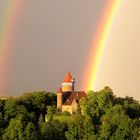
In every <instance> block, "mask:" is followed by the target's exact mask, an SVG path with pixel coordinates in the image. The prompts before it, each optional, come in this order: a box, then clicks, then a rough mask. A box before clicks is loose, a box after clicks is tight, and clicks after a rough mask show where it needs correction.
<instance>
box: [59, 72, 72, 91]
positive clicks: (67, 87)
mask: <svg viewBox="0 0 140 140" xmlns="http://www.w3.org/2000/svg"><path fill="white" fill-rule="evenodd" d="M74 85H75V79H72V76H71V74H70V73H69V72H68V73H67V74H66V76H65V79H64V81H63V82H62V92H72V91H74Z"/></svg>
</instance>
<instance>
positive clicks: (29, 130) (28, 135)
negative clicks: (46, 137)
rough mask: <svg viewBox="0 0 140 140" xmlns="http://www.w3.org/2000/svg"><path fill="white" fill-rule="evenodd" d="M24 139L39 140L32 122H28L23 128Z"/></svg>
mask: <svg viewBox="0 0 140 140" xmlns="http://www.w3.org/2000/svg"><path fill="white" fill-rule="evenodd" d="M25 139H26V140H38V139H39V135H38V132H37V130H36V127H35V125H34V124H33V123H32V122H29V123H28V124H27V126H26V128H25Z"/></svg>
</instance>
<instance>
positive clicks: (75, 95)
mask: <svg viewBox="0 0 140 140" xmlns="http://www.w3.org/2000/svg"><path fill="white" fill-rule="evenodd" d="M74 87H75V79H74V78H72V76H71V74H70V73H69V72H68V73H67V74H66V76H65V79H64V81H63V82H62V86H61V88H60V89H59V90H58V91H57V109H58V110H59V111H61V112H63V111H68V112H70V113H71V114H73V113H76V112H77V110H78V107H79V100H80V99H81V98H83V97H86V93H85V92H84V91H74Z"/></svg>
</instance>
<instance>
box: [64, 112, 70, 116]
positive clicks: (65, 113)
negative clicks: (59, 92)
mask: <svg viewBox="0 0 140 140" xmlns="http://www.w3.org/2000/svg"><path fill="white" fill-rule="evenodd" d="M62 115H63V116H70V112H69V111H64V112H63V113H62Z"/></svg>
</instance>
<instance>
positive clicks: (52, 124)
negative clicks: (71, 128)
mask: <svg viewBox="0 0 140 140" xmlns="http://www.w3.org/2000/svg"><path fill="white" fill-rule="evenodd" d="M65 129H66V126H65V124H64V123H62V122H59V121H57V120H51V121H49V122H47V123H44V124H43V125H42V129H41V134H42V139H43V140H60V139H61V140H65V139H66V138H65V133H64V132H65Z"/></svg>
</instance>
